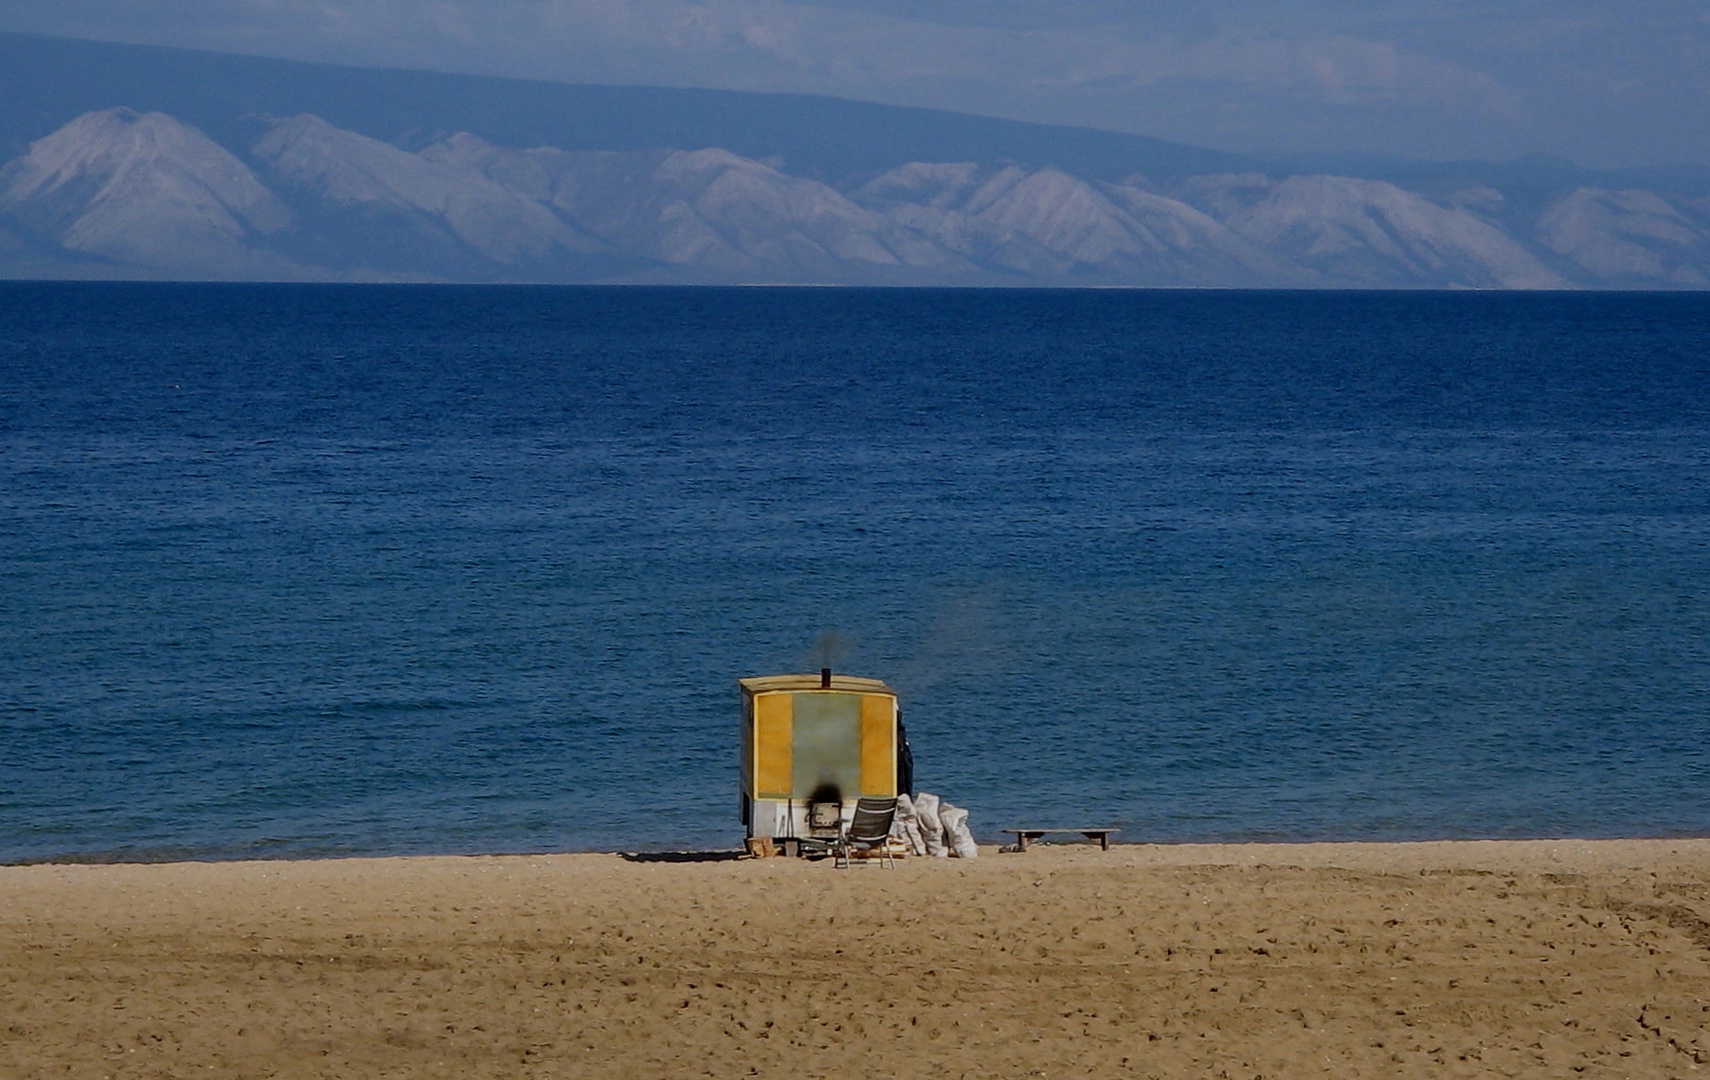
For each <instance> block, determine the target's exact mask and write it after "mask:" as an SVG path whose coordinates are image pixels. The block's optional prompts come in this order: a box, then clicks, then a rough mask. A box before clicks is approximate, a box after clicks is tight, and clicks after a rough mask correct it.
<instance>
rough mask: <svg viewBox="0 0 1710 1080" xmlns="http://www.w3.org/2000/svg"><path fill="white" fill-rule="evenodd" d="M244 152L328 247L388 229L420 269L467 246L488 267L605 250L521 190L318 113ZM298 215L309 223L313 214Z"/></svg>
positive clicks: (544, 262)
mask: <svg viewBox="0 0 1710 1080" xmlns="http://www.w3.org/2000/svg"><path fill="white" fill-rule="evenodd" d="M251 153H252V154H253V156H254V157H255V159H256V160H257V161H258V162H259V163H260V164H261V166H262V167H263V170H264V175H265V176H266V177H267V179H268V180H269V181H271V182H272V183H273V184H274V185H275V186H276V187H277V188H278V189H279V190H281V191H284V192H287V193H288V194H289V195H290V196H291V197H292V199H293V201H295V202H299V203H306V204H308V205H309V206H312V207H315V208H316V209H317V210H318V211H319V212H320V213H319V216H320V217H322V218H323V219H327V223H328V224H331V225H334V228H333V229H325V228H323V229H321V230H318V231H319V232H320V233H321V234H322V236H321V239H323V240H333V241H336V244H335V245H333V247H335V248H343V247H344V246H345V245H346V244H347V243H348V241H349V240H351V239H352V238H353V237H355V238H361V237H362V236H363V234H364V233H367V234H369V235H371V236H375V237H386V238H388V239H389V240H390V241H391V242H392V244H394V245H396V246H398V247H401V248H402V249H403V251H404V252H405V253H407V254H414V255H415V256H416V258H417V259H418V260H421V261H423V262H426V263H427V264H428V267H424V268H437V267H439V266H445V267H446V268H447V269H451V268H454V267H456V266H457V265H458V264H459V262H460V261H467V256H468V254H469V253H471V252H472V253H474V254H476V255H478V256H479V257H480V258H482V259H484V260H486V261H488V262H490V263H492V264H493V265H495V266H498V267H507V266H509V267H519V268H520V267H533V266H543V267H551V266H552V265H553V264H554V263H555V262H560V261H562V260H563V259H564V258H565V257H566V256H571V257H574V256H582V255H591V254H597V253H601V252H603V251H604V250H605V247H604V245H602V244H601V243H600V242H599V241H597V240H595V239H593V238H591V237H588V236H585V235H583V234H582V233H580V232H578V231H577V230H576V229H575V228H573V227H571V225H569V224H568V223H567V222H565V221H564V220H563V219H562V218H560V217H559V216H558V215H556V214H554V213H553V212H552V211H551V210H550V209H549V208H547V207H545V206H543V205H541V203H540V202H539V201H537V200H535V199H533V198H530V197H528V196H527V195H522V194H518V193H517V192H515V191H512V190H511V189H510V188H508V187H505V186H504V185H502V184H498V183H494V182H493V181H491V180H488V179H486V178H485V177H483V176H481V175H479V174H478V173H476V172H474V171H472V170H470V169H467V168H461V167H458V166H457V165H455V164H450V163H445V162H441V161H436V160H433V159H431V158H429V157H425V156H423V155H420V154H412V153H409V152H407V151H404V150H400V149H398V148H397V147H395V146H392V145H390V144H388V143H383V142H380V141H378V140H375V139H370V138H367V137H365V136H362V135H358V134H356V133H355V132H351V131H343V130H340V129H339V128H335V127H333V126H332V125H331V124H328V123H327V122H326V121H324V120H322V119H320V118H319V117H315V116H297V117H293V118H291V119H289V120H284V121H280V122H278V123H275V124H273V125H272V126H271V128H270V129H269V130H268V131H267V133H266V134H264V135H263V136H262V137H261V138H260V139H259V140H257V141H256V143H255V145H254V146H253V147H252V148H251ZM304 216H305V218H306V220H307V221H309V222H311V223H312V222H314V220H315V217H316V216H317V215H316V214H315V213H314V212H313V211H311V212H310V213H308V214H305V215H304ZM370 246H373V245H370ZM362 253H363V252H362V248H361V246H360V245H358V246H357V248H356V250H355V251H354V252H351V253H350V254H352V255H354V256H355V257H356V258H358V259H360V257H361V255H362ZM370 261H371V262H374V263H375V264H376V265H382V264H387V263H390V264H393V265H396V263H397V260H396V259H382V260H370Z"/></svg>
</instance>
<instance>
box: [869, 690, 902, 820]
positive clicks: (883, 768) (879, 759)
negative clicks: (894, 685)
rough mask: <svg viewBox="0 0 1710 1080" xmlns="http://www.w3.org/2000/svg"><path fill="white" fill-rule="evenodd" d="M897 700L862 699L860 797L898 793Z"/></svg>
mask: <svg viewBox="0 0 1710 1080" xmlns="http://www.w3.org/2000/svg"><path fill="white" fill-rule="evenodd" d="M896 719H897V708H896V699H895V698H891V697H886V696H884V695H882V694H864V695H862V697H861V794H863V795H875V796H887V797H888V796H891V795H895V794H896V793H897V747H896V731H897V724H896Z"/></svg>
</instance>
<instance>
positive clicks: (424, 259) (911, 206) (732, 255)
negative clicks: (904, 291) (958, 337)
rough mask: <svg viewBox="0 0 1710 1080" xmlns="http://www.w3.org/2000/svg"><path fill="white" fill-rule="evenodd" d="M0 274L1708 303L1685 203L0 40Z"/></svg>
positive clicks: (885, 114)
mask: <svg viewBox="0 0 1710 1080" xmlns="http://www.w3.org/2000/svg"><path fill="white" fill-rule="evenodd" d="M0 92H4V93H5V94H6V95H7V96H6V97H5V98H4V100H5V101H7V103H8V104H7V106H6V110H5V116H4V118H3V119H0V152H3V153H5V154H6V155H7V160H5V163H4V164H3V165H0V276H6V277H14V278H20V277H37V278H174V279H176V278H185V279H223V280H344V281H516V282H524V281H539V282H661V283H679V282H680V283H814V284H881V285H882V284H891V285H910V284H939V285H956V284H965V285H1037V286H1058V285H1139V286H1189V287H1281V288H1313V287H1321V288H1350V287H1354V288H1361V287H1365V288H1371V287H1376V288H1501V289H1554V288H1587V287H1589V288H1706V287H1710V177H1706V176H1702V175H1699V174H1698V173H1696V172H1694V171H1693V170H1690V169H1677V170H1651V171H1649V172H1645V173H1637V172H1635V173H1626V174H1614V173H1591V172H1588V171H1586V170H1580V169H1576V168H1575V167H1573V166H1572V165H1570V164H1568V163H1565V162H1555V161H1552V160H1542V161H1540V160H1529V159H1520V160H1518V161H1516V162H1514V163H1509V164H1508V165H1506V166H1503V165H1499V164H1493V163H1480V162H1470V163H1429V164H1427V163H1406V162H1376V163H1370V164H1371V167H1370V168H1367V169H1364V170H1363V174H1357V173H1353V172H1342V173H1337V172H1331V171H1325V170H1324V169H1322V168H1314V167H1313V166H1314V165H1325V164H1327V163H1324V162H1310V161H1306V160H1304V159H1302V160H1300V161H1296V162H1293V163H1279V162H1266V161H1258V160H1252V159H1246V158H1240V157H1238V156H1235V155H1228V154H1221V153H1218V152H1214V151H1209V150H1198V149H1196V148H1193V147H1187V146H1181V145H1179V144H1172V143H1165V142H1163V141H1161V140H1153V139H1145V138H1142V137H1139V136H1128V135H1120V134H1117V133H1111V132H1098V131H1087V130H1083V129H1076V128H1050V127H1044V126H1041V125H1030V124H1020V123H1013V122H1009V121H1000V120H991V119H989V118H980V117H964V116H959V115H958V114H953V113H937V112H932V111H930V110H917V109H900V108H895V107H889V106H877V105H866V104H863V103H858V102H840V101H836V100H833V99H823V98H809V97H799V96H790V95H756V94H738V93H733V92H713V91H692V90H668V89H664V88H623V87H571V86H559V85H556V84H544V83H541V84H536V83H523V82H519V81H512V80H502V79H483V78H476V77H470V76H450V75H434V74H430V73H420V72H386V71H375V70H370V69H357V68H338V67H332V66H327V65H308V64H293V63H290V62H287V61H278V60H264V59H259V58H251V57H235V56H225V55H221V54H207V53H192V52H180V51H175V50H166V49H152V48H142V47H136V46H120V45H107V44H98V43H86V42H67V41H64V40H60V39H40V38H29V37H28V36H26V35H8V34H0Z"/></svg>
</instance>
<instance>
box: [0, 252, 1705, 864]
mask: <svg viewBox="0 0 1710 1080" xmlns="http://www.w3.org/2000/svg"><path fill="white" fill-rule="evenodd" d="M816 643H817V644H816ZM827 649H829V650H830V651H831V652H832V653H834V654H835V655H834V656H832V657H831V659H832V660H833V662H834V663H835V664H836V666H837V667H838V668H839V669H840V670H846V671H848V672H850V673H852V674H859V675H868V676H873V677H877V678H882V679H885V680H887V681H889V682H890V683H891V684H892V685H893V686H895V687H896V688H897V689H898V691H899V693H900V694H901V695H902V701H903V708H904V713H905V719H906V721H907V723H908V728H909V733H910V736H911V739H912V741H913V744H914V748H915V752H916V757H917V761H918V768H917V781H918V785H919V786H920V787H921V788H923V789H925V790H929V791H935V792H938V793H940V794H942V795H943V796H945V797H946V798H949V799H950V800H952V801H954V802H956V803H958V804H959V805H965V806H968V807H970V808H971V810H972V817H971V821H970V823H971V824H972V825H973V827H974V829H975V832H976V834H977V835H980V836H982V837H984V838H987V839H994V838H996V835H997V830H998V829H1001V828H1003V827H1005V826H1009V825H1018V824H1042V825H1049V824H1059V823H1061V824H1082V823H1086V824H1114V825H1119V826H1120V827H1121V828H1122V829H1123V832H1122V834H1121V838H1122V839H1125V840H1160V841H1182V840H1223V839H1276V840H1304V839H1369V838H1377V839H1401V838H1436V837H1543V836H1568V835H1572V836H1616V835H1647V836H1670V835H1707V834H1710V296H1707V295H1703V294H1697V295H1692V294H1564V295H1554V294H1544V295H1515V294H1445V293H1409V294H1396V293H1218V292H1131V291H1067V290H1065V291H951V290H944V291H938V290H918V291H887V290H813V289H645V288H622V289H600V288H540V289H533V288H514V287H510V288H470V287H446V288H440V287H398V286H350V287H343V286H273V285H206V286H202V285H138V284H102V285H87V284H76V285H50V284H0V861H5V860H27V859H44V858H67V857H70V858H124V859H161V858H223V857H250V856H265V857H296V856H309V855H337V854H381V853H413V852H498V851H548V850H581V849H659V848H685V847H695V848H702V847H730V846H734V845H737V844H739V843H740V837H741V834H742V829H741V825H740V822H739V820H738V817H737V799H736V769H737V760H736V753H737V739H738V731H737V715H738V701H737V696H736V691H735V685H734V680H735V679H736V678H738V677H739V676H744V675H756V674H773V673H778V672H783V671H795V670H806V669H813V668H817V667H819V666H820V663H821V660H822V656H821V653H822V652H823V651H825V650H827Z"/></svg>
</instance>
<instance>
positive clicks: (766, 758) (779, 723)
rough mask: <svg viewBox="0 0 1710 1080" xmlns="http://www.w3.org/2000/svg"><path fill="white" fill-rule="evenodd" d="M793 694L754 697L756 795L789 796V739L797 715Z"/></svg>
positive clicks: (780, 797) (762, 796) (758, 796)
mask: <svg viewBox="0 0 1710 1080" xmlns="http://www.w3.org/2000/svg"><path fill="white" fill-rule="evenodd" d="M794 704H795V698H794V696H792V695H790V694H757V695H755V698H754V797H755V798H757V799H787V798H789V797H790V766H791V761H790V753H791V751H790V742H791V735H792V733H791V728H792V726H793V720H794V716H795V708H794Z"/></svg>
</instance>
